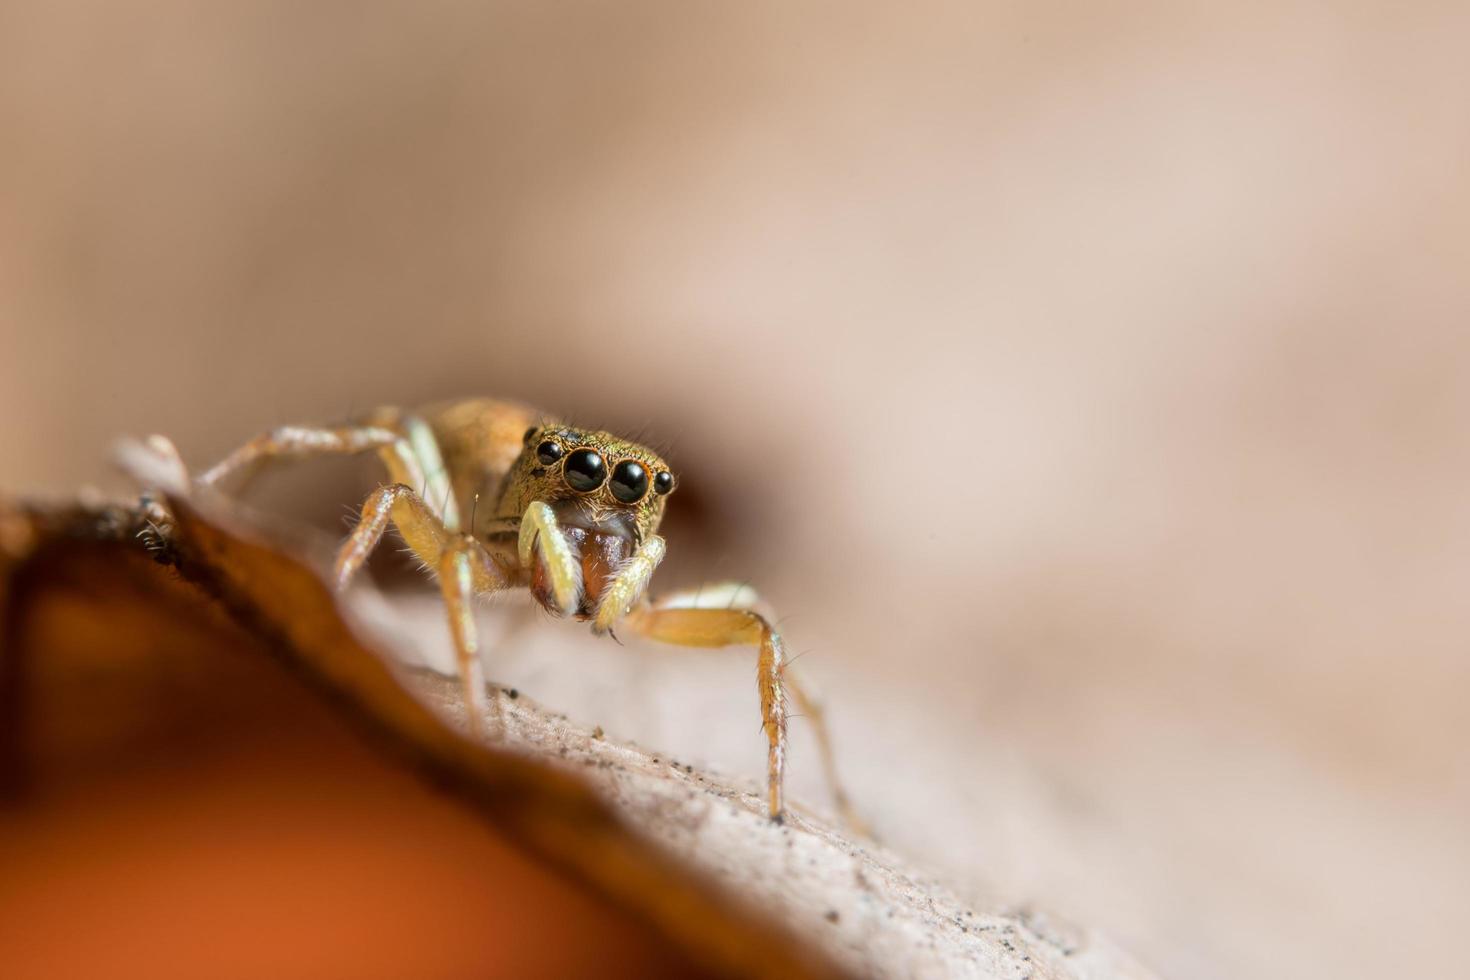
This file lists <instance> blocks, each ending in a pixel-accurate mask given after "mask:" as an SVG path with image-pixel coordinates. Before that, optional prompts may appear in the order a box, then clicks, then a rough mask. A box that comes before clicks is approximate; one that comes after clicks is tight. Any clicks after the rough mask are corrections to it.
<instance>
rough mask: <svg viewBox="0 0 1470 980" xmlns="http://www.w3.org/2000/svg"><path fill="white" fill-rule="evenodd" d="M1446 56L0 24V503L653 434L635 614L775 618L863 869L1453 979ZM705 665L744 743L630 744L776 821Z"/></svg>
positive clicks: (1355, 11) (1451, 253)
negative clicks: (154, 463)
mask: <svg viewBox="0 0 1470 980" xmlns="http://www.w3.org/2000/svg"><path fill="white" fill-rule="evenodd" d="M1467 37H1470V7H1466V6H1465V5H1463V4H1458V5H1455V4H1445V5H1433V4H1416V5H1402V4H1388V3H1380V4H1354V5H1351V7H1350V9H1349V8H1348V7H1347V6H1346V5H1344V8H1343V9H1337V10H1334V9H1332V8H1331V7H1329V6H1327V5H1321V4H1308V3H1287V4H1279V3H1263V4H1250V5H1244V6H1235V7H1227V6H1225V5H1204V4H1201V5H1190V6H1184V5H1166V4H1156V5H1150V4H1143V3H1110V4H1100V5H1094V6H1076V5H1070V4H1056V3H1043V4H1030V5H1014V4H996V3H986V4H969V3H951V4H943V3H923V4H905V5H892V6H878V5H852V4H845V5H844V4H830V5H825V4H824V5H812V4H792V3H787V2H763V3H739V4H736V3H729V4H717V5H711V4H691V3H683V2H665V3H654V2H641V0H633V2H629V3H623V4H601V3H585V2H583V3H568V4H547V3H504V2H481V3H470V2H463V0H441V2H429V3H421V4H404V5H400V6H388V5H375V4H346V3H314V4H297V3H280V2H276V3H206V2H194V3H188V2H156V3H147V2H133V3H121V4H119V3H103V2H99V0H73V2H68V0H60V2H44V3H42V2H39V0H33V2H28V3H18V2H11V3H8V4H5V5H3V6H0V413H3V417H4V419H5V422H4V424H3V425H0V477H3V481H0V482H3V486H4V488H5V490H6V491H26V492H35V491H46V492H66V491H68V490H70V489H72V488H74V487H76V486H77V485H78V484H81V483H84V482H91V483H101V482H104V481H105V480H106V479H109V478H108V477H107V475H106V474H107V470H106V465H105V457H106V450H107V446H108V444H109V442H110V441H111V440H112V439H113V437H114V436H116V435H117V434H119V433H124V432H132V433H141V432H147V431H155V430H157V431H164V432H167V433H169V434H171V435H172V436H173V437H174V438H175V439H176V441H177V442H178V444H179V445H180V447H181V449H182V450H183V452H184V454H185V456H186V458H188V459H190V460H191V461H195V462H197V463H200V464H203V463H207V462H209V461H212V460H213V459H215V458H216V457H218V456H219V455H221V454H222V453H223V452H225V451H226V450H227V449H229V448H231V447H232V446H233V445H234V444H236V443H238V442H240V441H241V440H243V439H244V438H245V437H247V436H248V435H250V434H253V433H254V432H255V431H257V430H259V429H262V428H265V427H268V426H270V425H274V424H278V423H282V422H288V421H309V420H332V419H336V418H339V417H342V416H345V415H348V414H350V413H352V412H353V411H357V410H361V409H364V408H366V407H369V406H372V405H374V404H378V403H385V402H389V403H407V404H412V403H416V402H421V401H425V400H431V399H437V398H442V397H445V396H448V395H454V394H461V393H471V392H475V393H491V394H505V395H511V396H516V397H521V398H524V399H527V400H531V401H533V402H535V403H537V404H541V405H545V406H547V407H550V408H554V409H559V410H563V411H566V412H570V413H574V414H575V415H576V416H577V417H578V418H581V419H586V420H597V421H601V422H604V423H605V424H607V425H608V426H609V427H621V428H625V429H639V428H643V427H644V426H646V427H647V430H648V432H649V433H650V434H651V438H653V439H654V440H656V441H662V442H664V443H666V444H667V445H668V446H669V447H670V453H671V455H672V458H673V459H674V460H675V461H676V462H677V463H678V464H679V467H680V470H681V472H682V473H683V475H684V479H685V483H684V490H682V491H681V495H680V497H677V498H675V503H676V507H675V509H676V510H678V509H679V507H684V508H685V511H684V513H683V516H682V517H681V518H679V519H678V523H676V525H675V527H674V528H671V532H670V533H671V545H672V549H673V555H674V557H673V558H672V559H671V567H670V569H669V573H668V576H667V579H668V580H669V581H692V580H693V579H694V578H696V577H697V576H698V575H700V574H701V573H704V572H708V573H711V574H714V575H717V576H723V577H729V576H745V575H748V576H749V577H750V578H751V579H752V580H753V581H755V582H756V583H758V585H759V586H760V587H761V588H762V590H763V591H764V592H765V593H766V594H767V595H768V596H769V597H770V598H771V599H772V600H773V601H774V602H775V604H776V605H777V606H778V607H779V608H780V609H782V610H783V611H787V612H789V613H790V618H789V619H788V620H787V622H786V628H787V631H788V633H789V635H790V637H791V643H792V645H793V647H794V648H795V649H798V650H804V649H810V650H811V653H810V655H808V656H806V657H805V658H804V659H803V661H802V665H803V667H804V668H805V669H806V670H807V671H808V672H809V673H810V674H811V675H812V676H813V677H814V678H815V679H816V680H817V681H818V682H819V685H820V686H821V687H822V688H823V689H824V690H825V691H826V693H827V698H828V700H829V702H830V703H831V705H832V710H833V713H834V715H835V718H834V721H835V723H836V724H837V726H838V731H839V736H840V738H841V740H842V744H841V748H842V752H843V756H844V759H843V761H844V763H845V764H846V767H847V769H848V770H849V772H850V773H851V775H852V781H853V782H854V784H855V788H856V790H857V795H858V797H859V798H860V801H861V802H862V803H863V805H864V806H865V807H866V809H867V810H868V811H869V812H870V813H871V814H872V815H873V817H874V819H875V821H876V822H877V824H878V826H879V829H880V831H881V832H882V834H883V835H884V837H885V839H886V840H887V841H888V842H890V843H892V844H894V845H895V846H897V847H899V848H900V849H902V850H906V851H908V852H909V853H911V854H914V855H916V856H918V857H919V858H921V859H923V860H924V861H927V862H928V863H929V864H930V865H932V866H934V867H936V868H938V869H940V870H942V871H943V872H944V873H945V874H947V875H948V876H950V877H951V878H952V879H953V880H955V881H958V882H960V883H961V884H962V886H963V887H968V888H972V889H974V890H975V891H976V893H977V894H979V893H981V892H985V893H989V891H988V890H990V889H994V890H995V891H996V892H997V893H1000V894H1004V895H1008V896H1011V897H1015V898H1027V899H1035V900H1036V901H1038V902H1041V903H1044V904H1046V905H1048V906H1050V907H1052V908H1057V909H1061V910H1062V911H1064V912H1066V913H1068V914H1070V915H1072V916H1073V917H1075V918H1077V919H1080V920H1083V921H1086V922H1089V923H1092V924H1096V925H1098V926H1100V927H1102V928H1104V929H1106V930H1108V931H1109V932H1110V933H1112V934H1113V935H1114V936H1115V937H1116V938H1117V939H1118V940H1119V941H1121V942H1122V943H1123V944H1124V945H1126V946H1128V947H1129V948H1131V949H1132V950H1134V951H1135V952H1136V953H1137V954H1138V955H1139V956H1140V957H1141V958H1142V959H1143V960H1144V961H1145V962H1148V963H1150V964H1151V965H1153V966H1154V967H1156V968H1157V969H1159V970H1160V971H1161V972H1162V973H1164V974H1165V975H1169V976H1173V977H1181V978H1200V980H1217V978H1218V980H1224V978H1227V977H1247V976H1249V977H1266V978H1287V977H1345V978H1351V977H1365V978H1366V977H1378V976H1385V975H1396V976H1403V975H1421V976H1445V977H1448V976H1464V975H1467V973H1470V954H1467V953H1466V952H1465V950H1464V947H1463V943H1462V942H1461V941H1460V936H1459V932H1460V923H1461V922H1462V921H1463V919H1464V916H1465V915H1466V914H1467V913H1470V843H1467V835H1466V831H1465V827H1466V822H1467V820H1470V762H1467V759H1466V752H1465V741H1466V737H1467V735H1470V723H1467V717H1466V712H1465V708H1464V706H1463V705H1464V699H1465V696H1466V691H1467V689H1470V658H1467V657H1466V655H1465V650H1466V644H1467V641H1470V603H1467V602H1466V601H1465V598H1464V594H1465V590H1466V585H1467V583H1470V493H1467V492H1466V489H1465V486H1466V482H1467V480H1470V384H1467V382H1470V329H1467V322H1470V321H1467V314H1470V281H1467V275H1466V272H1467V268H1470V184H1467V181H1470V60H1467V58H1466V57H1465V41H1466V38H1467ZM317 472H319V473H320V475H319V476H308V477H298V478H288V482H285V483H281V482H277V483H275V484H273V486H274V488H275V490H274V493H275V499H276V500H277V501H281V500H284V499H288V498H293V499H294V498H299V497H302V496H303V495H305V496H310V495H311V494H312V493H316V494H317V496H318V497H319V498H320V499H319V502H318V503H317V504H315V505H313V506H314V507H315V509H314V510H311V509H310V508H308V510H309V512H310V513H311V514H312V515H314V516H315V518H317V519H320V520H322V521H323V522H325V523H326V524H327V525H328V526H336V525H337V522H338V521H339V518H340V515H341V513H342V510H343V505H344V504H348V503H352V502H353V500H352V496H353V495H354V494H355V493H358V492H360V490H361V487H360V486H359V485H357V484H354V483H353V482H352V481H351V480H350V479H348V478H347V477H346V476H344V475H342V474H341V473H340V472H339V471H337V470H335V469H333V468H332V467H330V466H328V467H326V468H325V469H323V470H321V471H317ZM344 487H345V488H346V489H345V494H346V495H345V496H343V495H342V492H339V491H341V490H342V488H344ZM329 488H331V490H332V492H330V493H328V492H326V491H327V490H328V489H329ZM267 492H268V493H269V488H267ZM302 506H305V505H302ZM679 523H682V525H683V527H682V529H681V528H680V527H679ZM548 629H552V630H554V629H555V628H554V627H548ZM534 642H545V641H544V640H541V639H538V640H536V641H534ZM589 649H590V652H589V653H588V654H587V656H586V657H584V658H582V660H583V661H585V662H586V663H588V664H589V665H590V664H594V663H595V664H598V665H601V664H603V663H604V662H605V663H617V662H619V660H618V655H616V654H614V655H609V651H608V648H607V647H606V646H604V645H591V646H590V647H589ZM650 662H651V661H650ZM507 669H508V670H509V671H510V672H511V675H512V676H514V675H515V672H517V671H520V672H521V673H522V674H523V675H527V674H529V676H532V677H534V676H538V675H537V674H536V668H534V667H533V666H527V662H526V658H525V656H524V655H521V656H518V657H516V658H514V663H513V664H512V665H511V666H509V667H508V668H507ZM589 669H598V670H600V669H612V668H604V667H602V666H597V667H589ZM644 669H645V668H643V667H638V668H634V670H635V673H636V672H637V671H642V670H644ZM647 669H655V668H647ZM711 669H712V670H719V671H728V677H729V679H730V683H731V685H733V686H732V687H730V688H729V689H728V690H722V691H721V692H720V693H719V697H720V698H721V699H722V702H721V703H722V704H724V703H728V711H724V709H722V711H724V713H722V714H719V715H718V718H719V719H721V720H720V722H719V725H715V724H713V723H712V722H710V721H709V718H710V717H711V716H708V715H702V714H699V715H695V714H690V705H689V704H688V703H683V702H680V703H667V702H665V703H660V702H650V703H648V704H647V705H646V713H647V714H650V715H655V714H657V715H659V716H660V717H661V718H662V719H663V720H662V722H661V724H662V726H663V727H656V728H655V729H654V730H652V732H650V731H636V732H632V733H630V734H634V735H637V736H638V737H640V738H658V739H664V740H667V741H669V742H673V743H678V744H677V746H675V747H678V748H680V749H681V750H682V751H685V752H689V753H691V754H703V756H704V757H708V758H713V759H714V760H716V761H717V762H719V763H721V764H722V765H725V766H727V767H728V768H732V769H736V770H739V771H743V772H746V773H749V774H756V773H758V772H759V766H760V762H759V757H760V746H759V742H758V737H757V733H756V720H755V714H754V699H753V694H752V693H751V690H750V688H751V685H752V679H751V676H750V674H749V667H748V664H744V663H732V664H730V665H728V666H726V665H724V664H723V662H722V664H721V665H716V666H715V667H712V668H711ZM721 676H725V675H724V674H722V675H721ZM600 683H601V682H600V681H599V684H600ZM608 684H609V686H608V688H607V691H608V692H616V691H617V690H620V689H621V690H626V689H627V686H626V685H624V686H623V687H622V688H618V687H617V686H616V685H613V684H612V682H611V681H609V682H608ZM531 689H532V690H533V691H535V693H536V694H537V695H538V696H542V693H541V691H540V690H539V689H536V688H534V687H532V688H531ZM597 689H598V690H599V691H603V688H602V687H598V688H597ZM607 696H608V697H609V698H612V697H616V696H617V695H616V693H608V694H607ZM548 700H549V699H548ZM674 700H675V701H676V702H677V699H674ZM661 712H662V713H663V714H660V713H661ZM725 718H728V719H733V720H732V721H729V722H728V723H726V722H725V721H724V720H723V719H725ZM681 726H682V729H685V730H689V731H688V733H687V737H686V735H681ZM701 726H707V727H711V728H719V729H720V732H719V734H718V736H716V737H711V738H708V739H706V741H705V742H699V741H698V736H699V735H700V732H699V731H697V730H698V729H700V728H701ZM725 729H730V730H729V731H725ZM704 734H706V735H707V734H708V733H707V732H706V733H704ZM727 745H728V746H729V748H728V749H726V748H725V746H727ZM799 751H800V747H799ZM797 758H798V760H800V759H801V758H802V756H801V755H800V754H798V757H797ZM805 759H806V760H807V761H808V763H809V762H810V754H809V753H808V754H807V755H806V756H805ZM798 768H799V769H801V768H802V766H801V765H800V763H798ZM812 768H814V767H813V766H811V765H806V766H805V770H806V771H804V772H800V773H798V777H797V778H798V779H799V783H798V786H799V787H800V790H799V791H800V792H802V793H803V794H805V795H807V796H810V797H812V798H813V799H818V800H819V799H820V794H819V792H818V789H817V786H818V784H817V783H816V782H815V781H814V780H813V778H812V776H811V773H810V771H809V770H810V769H812Z"/></svg>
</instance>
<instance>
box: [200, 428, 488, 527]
mask: <svg viewBox="0 0 1470 980" xmlns="http://www.w3.org/2000/svg"><path fill="white" fill-rule="evenodd" d="M373 451H376V452H377V454H378V457H379V458H380V459H381V460H382V461H383V465H384V466H385V467H386V468H387V470H388V474H389V477H390V478H391V479H392V480H393V481H394V482H396V483H404V484H407V485H409V486H411V487H417V488H419V489H420V490H421V491H422V492H423V493H424V495H425V496H426V497H427V498H428V499H430V500H432V501H435V502H436V503H437V504H438V506H439V510H438V514H439V516H440V518H441V520H442V521H443V523H444V524H445V525H446V526H447V527H449V528H450V529H456V528H458V526H459V506H458V502H457V501H456V500H455V499H454V495H453V493H452V492H451V490H450V485H449V479H448V474H447V473H446V472H445V468H444V461H443V457H442V455H441V454H440V452H439V444H438V441H437V440H436V439H435V438H434V433H433V430H432V429H431V428H430V427H429V424H428V423H427V422H425V421H424V420H423V419H421V418H419V417H418V416H416V415H409V414H405V413H403V412H400V411H399V410H397V409H394V408H380V409H378V410H376V411H374V412H372V413H371V414H370V415H368V416H367V417H366V418H365V419H363V420H361V421H360V422H358V423H357V424H353V425H339V426H331V427H325V428H323V427H312V426H301V425H284V426H281V427H279V428H276V429H272V430H271V431H269V432H266V433H264V434H262V435H259V436H256V437H255V438H254V439H251V440H250V441H249V442H247V443H245V444H244V445H243V446H241V447H240V448H238V449H236V450H235V451H234V452H232V453H230V455H228V456H226V457H225V458H224V459H222V460H220V461H219V462H218V463H216V464H215V465H214V466H212V467H210V468H209V469H207V470H205V471H204V472H203V473H201V474H200V475H199V482H200V483H204V484H209V485H214V484H218V483H219V482H221V481H222V480H224V479H225V478H226V477H229V476H233V475H235V474H240V475H241V476H243V477H244V478H245V479H246V480H248V479H249V478H250V477H251V476H253V475H254V474H255V472H256V471H257V470H258V469H259V468H260V466H261V465H262V464H264V463H266V462H269V461H271V460H274V459H283V458H284V459H301V458H305V457H310V456H330V455H336V456H352V455H356V454H358V453H365V452H373Z"/></svg>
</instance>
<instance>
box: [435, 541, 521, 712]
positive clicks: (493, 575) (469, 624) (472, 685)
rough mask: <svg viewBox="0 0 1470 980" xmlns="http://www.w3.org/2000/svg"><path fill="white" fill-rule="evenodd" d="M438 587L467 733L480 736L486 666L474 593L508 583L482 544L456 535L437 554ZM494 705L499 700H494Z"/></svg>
mask: <svg viewBox="0 0 1470 980" xmlns="http://www.w3.org/2000/svg"><path fill="white" fill-rule="evenodd" d="M438 572H439V590H440V592H441V593H442V594H443V596H444V605H445V608H446V609H447V610H448V612H449V631H450V633H451V634H452V635H453V637H454V654H455V657H456V660H457V664H458V667H459V682H460V685H461V688H462V690H463V692H464V703H465V712H466V714H467V715H468V718H469V728H470V735H471V736H472V737H479V736H480V735H481V733H482V727H481V723H480V712H481V707H482V705H483V704H484V701H485V669H484V666H483V665H482V664H481V663H480V635H479V631H478V630H477V629H476V628H475V611H474V602H475V596H476V595H477V594H478V593H480V592H485V591H487V589H485V588H484V585H485V584H486V583H487V582H494V583H495V587H496V588H503V587H504V586H505V585H506V584H507V583H506V582H505V580H504V578H503V576H501V574H500V571H499V569H498V568H496V566H495V563H494V561H492V560H491V558H490V555H489V554H488V553H487V552H486V551H485V547H484V546H483V545H482V544H480V542H478V541H476V540H475V539H474V538H473V537H471V536H470V535H468V534H456V535H454V536H453V537H452V538H451V540H450V541H449V543H448V546H447V547H445V548H444V550H443V552H442V553H441V555H440V557H439V569H438ZM495 703H496V705H497V706H498V705H499V704H500V702H499V701H498V700H497V701H496V702H495Z"/></svg>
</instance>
